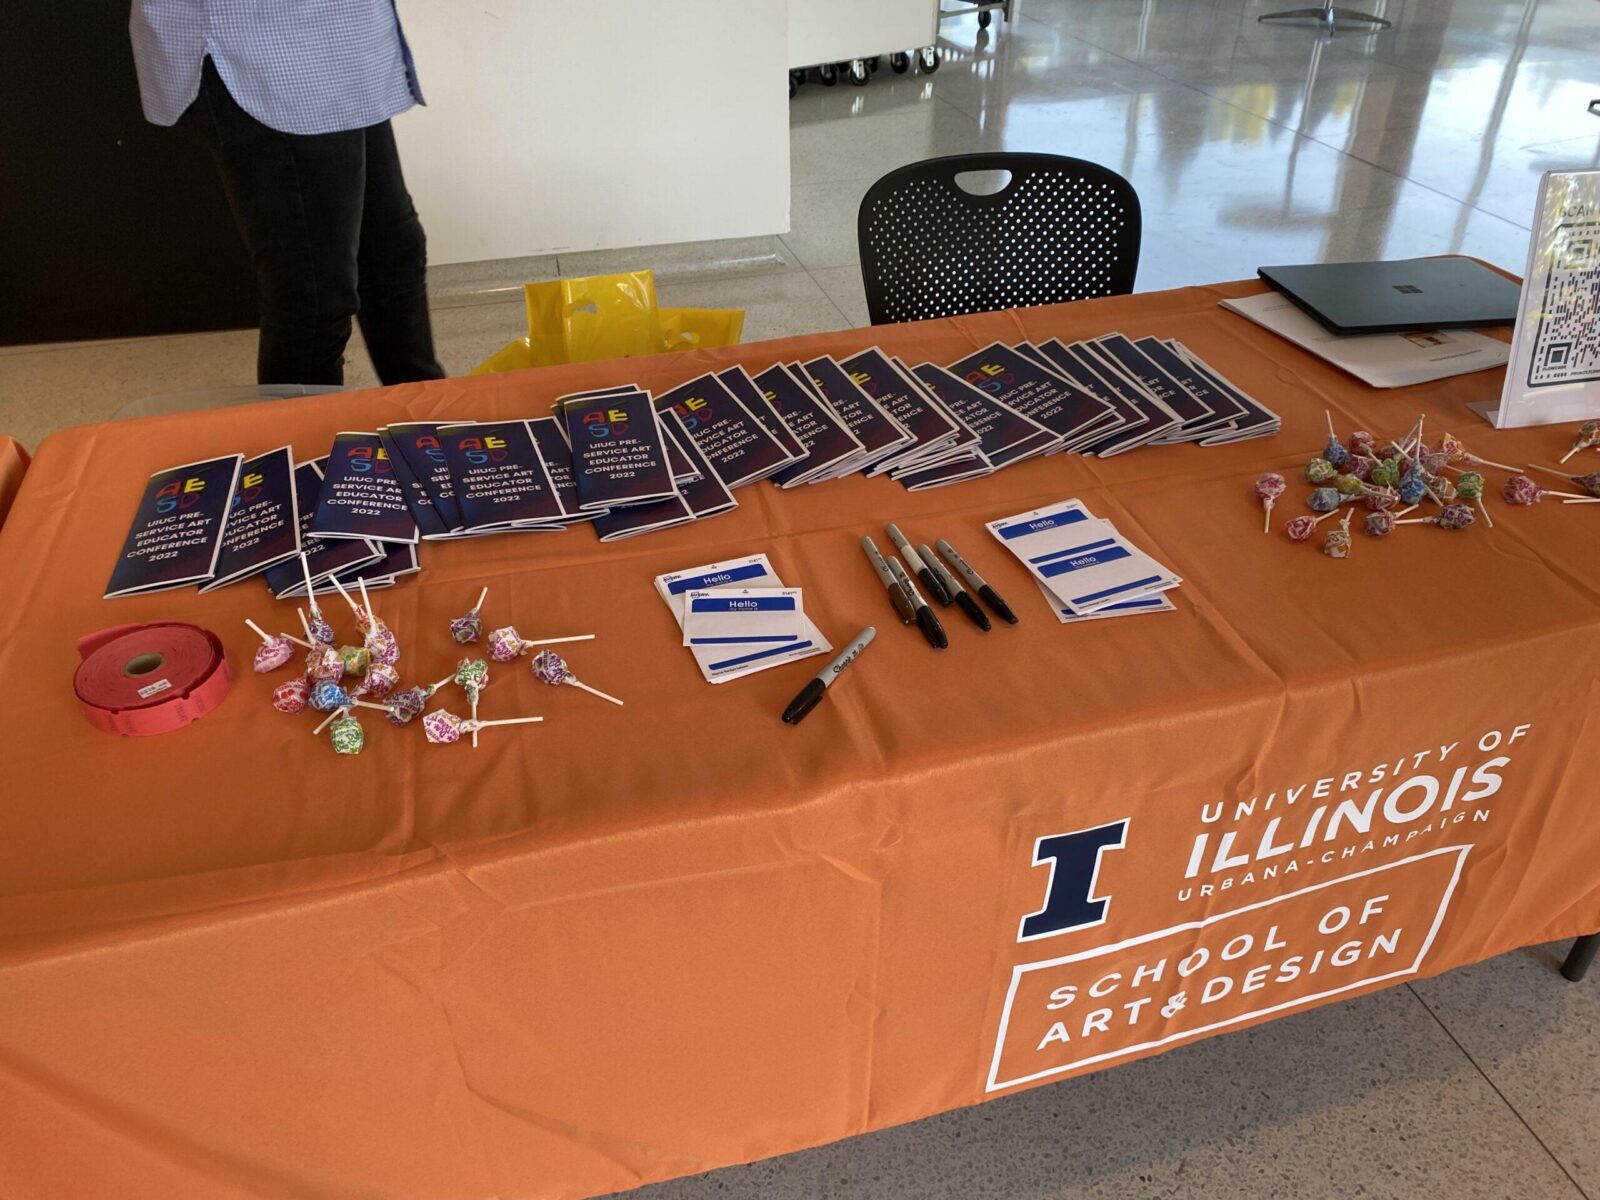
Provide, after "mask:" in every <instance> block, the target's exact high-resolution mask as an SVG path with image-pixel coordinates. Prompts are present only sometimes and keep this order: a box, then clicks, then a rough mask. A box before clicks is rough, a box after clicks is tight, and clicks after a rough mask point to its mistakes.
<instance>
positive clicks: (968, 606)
mask: <svg viewBox="0 0 1600 1200" xmlns="http://www.w3.org/2000/svg"><path fill="white" fill-rule="evenodd" d="M917 553H918V554H920V555H921V556H922V561H923V562H925V563H927V564H928V569H929V570H931V571H932V572H933V573H934V574H935V575H936V576H938V578H939V582H940V583H942V584H944V589H945V591H947V592H949V593H950V594H951V595H952V596H954V597H955V598H956V603H957V604H959V605H960V606H961V611H962V612H964V613H966V614H967V619H968V620H969V621H971V622H972V623H973V624H974V625H976V626H977V627H978V628H979V629H981V630H983V631H984V632H985V633H988V632H989V618H988V617H986V616H985V615H984V613H983V609H981V608H979V607H978V602H977V601H976V600H974V599H973V598H972V593H971V592H969V591H967V589H966V588H964V587H962V586H961V581H960V580H959V579H957V578H956V577H955V576H954V575H952V574H950V572H949V571H947V570H946V569H945V565H944V564H943V563H942V562H940V561H939V558H938V556H937V555H936V554H934V552H933V551H932V550H929V549H928V547H927V546H926V545H920V546H918V547H917Z"/></svg>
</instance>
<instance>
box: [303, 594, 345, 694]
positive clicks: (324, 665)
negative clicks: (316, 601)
mask: <svg viewBox="0 0 1600 1200" xmlns="http://www.w3.org/2000/svg"><path fill="white" fill-rule="evenodd" d="M295 612H297V613H299V614H300V625H301V628H303V629H304V630H305V631H306V636H307V637H308V638H309V637H312V636H313V626H312V625H311V623H310V622H309V621H307V620H306V614H305V611H304V610H303V609H298V608H297V609H295ZM306 675H307V677H308V678H310V680H311V682H312V683H317V682H318V681H320V680H324V679H327V680H332V681H333V682H338V681H339V680H341V679H343V678H344V663H343V662H342V661H340V658H339V652H338V651H337V650H335V649H334V648H333V647H332V646H327V645H324V644H323V643H321V642H319V641H315V640H313V641H312V645H311V649H310V650H308V651H306Z"/></svg>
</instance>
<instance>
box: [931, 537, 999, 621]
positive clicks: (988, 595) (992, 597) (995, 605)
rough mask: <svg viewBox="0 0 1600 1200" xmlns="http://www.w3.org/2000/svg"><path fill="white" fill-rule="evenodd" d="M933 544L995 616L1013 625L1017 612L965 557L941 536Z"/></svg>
mask: <svg viewBox="0 0 1600 1200" xmlns="http://www.w3.org/2000/svg"><path fill="white" fill-rule="evenodd" d="M934 545H935V546H937V547H938V548H939V553H940V554H942V555H944V559H945V561H946V562H947V563H949V564H950V565H951V566H952V567H954V568H955V569H956V574H957V575H959V576H961V578H962V579H964V580H965V581H966V584H967V586H968V587H969V588H971V589H972V590H973V591H975V592H977V593H978V595H980V596H982V597H983V602H984V603H985V604H987V605H988V606H989V607H990V608H992V609H993V610H994V614H995V616H997V617H999V618H1000V619H1001V620H1002V621H1004V622H1005V623H1006V624H1007V625H1015V624H1016V623H1017V614H1016V613H1014V612H1012V611H1011V606H1010V605H1009V604H1007V603H1006V602H1005V601H1004V600H1002V599H1001V598H1000V593H999V592H997V591H995V590H994V589H993V588H992V587H990V586H989V585H988V583H986V582H985V581H984V578H983V576H982V575H979V574H978V573H977V572H976V571H974V570H973V569H972V567H971V566H970V565H969V564H968V563H967V560H966V559H964V558H962V557H961V555H959V554H957V553H956V548H955V547H954V546H952V545H951V544H950V543H949V542H947V541H945V540H944V539H943V538H940V539H939V540H938V541H937V542H935V543H934Z"/></svg>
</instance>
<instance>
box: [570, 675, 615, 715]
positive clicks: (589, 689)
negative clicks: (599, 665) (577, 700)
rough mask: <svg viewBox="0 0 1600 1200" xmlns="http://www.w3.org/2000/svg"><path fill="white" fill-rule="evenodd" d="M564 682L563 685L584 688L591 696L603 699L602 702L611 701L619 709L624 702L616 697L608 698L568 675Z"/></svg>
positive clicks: (599, 691) (596, 689) (598, 690)
mask: <svg viewBox="0 0 1600 1200" xmlns="http://www.w3.org/2000/svg"><path fill="white" fill-rule="evenodd" d="M562 682H563V683H570V684H571V685H572V686H573V687H575V688H582V689H583V690H584V691H586V692H588V693H589V694H590V695H591V696H599V697H600V699H602V700H609V701H611V703H613V704H615V705H617V706H618V707H619V708H620V707H621V705H622V701H621V700H618V699H617V698H616V697H615V696H608V695H606V694H605V693H604V692H602V691H601V690H600V689H599V688H592V687H590V686H589V685H588V684H587V683H582V682H580V681H579V680H576V679H574V678H573V677H572V676H571V675H568V676H567V677H566V678H565V679H564V680H562Z"/></svg>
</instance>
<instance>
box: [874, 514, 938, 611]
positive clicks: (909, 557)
mask: <svg viewBox="0 0 1600 1200" xmlns="http://www.w3.org/2000/svg"><path fill="white" fill-rule="evenodd" d="M883 529H884V532H885V533H887V534H888V535H889V540H890V541H891V542H893V543H894V548H895V549H896V550H898V551H900V558H901V560H902V561H903V562H904V563H905V564H906V570H907V571H909V572H910V573H911V574H913V575H915V576H916V577H917V578H918V579H920V580H922V586H923V587H925V588H927V589H928V595H930V596H932V597H933V598H934V599H935V600H936V601H938V603H939V606H940V607H941V608H949V607H950V605H951V604H952V603H953V602H954V601H955V597H954V596H952V595H951V594H950V593H949V592H947V591H945V589H944V584H942V583H940V582H939V577H938V576H937V575H935V574H934V573H933V572H932V571H930V570H929V569H928V564H927V563H925V562H923V561H922V559H921V558H920V557H919V556H918V555H917V552H916V551H915V550H913V549H912V548H911V543H910V542H908V541H906V537H905V534H903V533H901V532H900V527H899V526H898V525H885V526H884V527H883Z"/></svg>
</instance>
